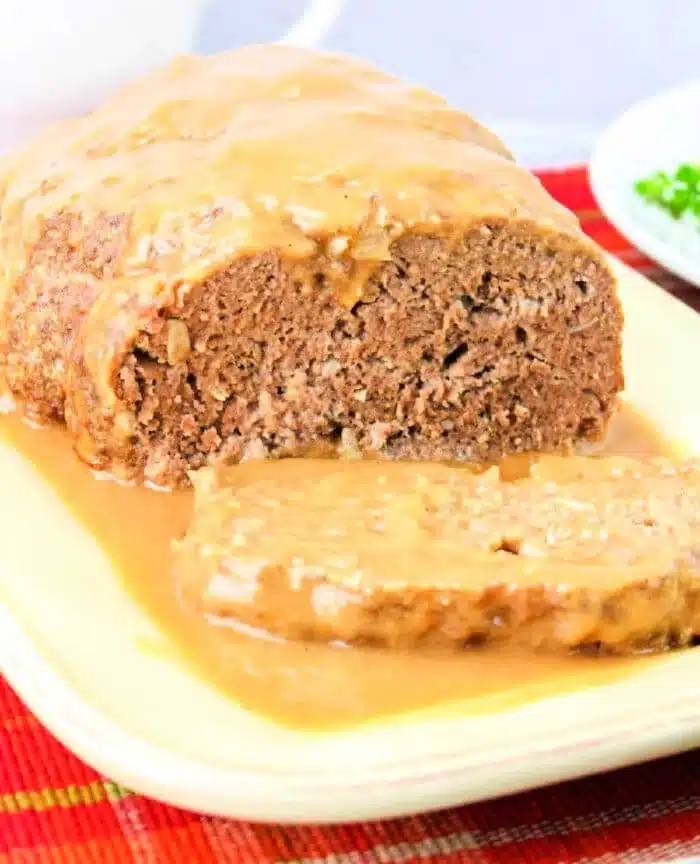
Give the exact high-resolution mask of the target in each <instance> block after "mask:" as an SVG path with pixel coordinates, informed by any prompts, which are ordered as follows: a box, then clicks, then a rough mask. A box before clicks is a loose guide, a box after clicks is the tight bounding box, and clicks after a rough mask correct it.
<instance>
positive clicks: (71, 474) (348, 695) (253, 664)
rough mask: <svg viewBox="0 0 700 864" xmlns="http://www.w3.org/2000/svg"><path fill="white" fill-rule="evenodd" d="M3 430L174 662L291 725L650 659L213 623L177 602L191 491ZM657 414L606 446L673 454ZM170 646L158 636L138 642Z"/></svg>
mask: <svg viewBox="0 0 700 864" xmlns="http://www.w3.org/2000/svg"><path fill="white" fill-rule="evenodd" d="M0 438H1V439H2V440H4V442H6V443H8V444H10V445H11V446H12V447H14V448H15V449H16V450H18V451H19V452H20V453H21V454H23V455H24V456H25V457H26V458H27V459H28V460H30V461H31V462H32V464H34V466H35V467H36V468H37V469H38V470H39V471H40V473H41V474H42V475H43V476H44V477H45V479H46V481H47V483H49V484H50V485H51V487H52V488H53V489H54V490H55V491H56V492H57V493H58V495H59V496H60V497H61V499H62V500H63V501H64V502H65V504H66V505H67V506H68V507H69V508H70V510H71V511H72V512H73V513H74V515H75V516H76V517H77V518H78V519H79V520H80V521H81V522H82V523H83V524H84V525H86V526H87V528H88V529H89V530H90V532H91V533H92V535H93V536H94V537H95V538H96V540H97V541H98V542H99V544H100V545H101V546H102V548H103V549H104V550H105V551H106V552H107V553H108V554H109V556H110V558H111V559H112V560H113V561H114V563H115V564H116V566H117V569H118V571H119V572H120V573H121V575H122V578H123V580H124V585H125V587H126V589H127V590H128V591H129V592H130V593H131V594H132V595H133V596H134V597H135V598H136V599H137V600H138V602H140V603H141V604H142V605H143V606H144V607H145V608H146V609H147V610H148V612H149V613H150V614H151V615H152V616H153V618H154V619H155V620H156V621H157V623H158V624H159V626H160V628H161V629H162V631H163V632H164V634H165V635H166V637H167V644H168V646H169V648H168V654H169V655H172V659H173V661H175V662H177V661H183V660H184V661H185V662H187V663H189V664H193V665H194V666H195V667H196V669H197V670H198V672H199V673H200V674H201V675H202V676H203V677H205V678H206V679H207V680H209V681H211V682H212V684H214V685H215V686H217V687H218V688H220V689H221V690H223V691H224V692H226V693H227V694H229V695H230V696H231V698H233V699H235V700H237V701H238V702H240V703H241V704H242V705H244V706H245V707H247V708H249V709H251V710H253V711H255V712H258V713H260V714H263V715H265V716H267V717H268V718H270V719H272V720H275V721H277V722H280V723H283V724H285V725H288V726H292V727H295V728H316V729H326V728H331V727H335V726H343V725H350V724H356V723H359V722H366V721H370V720H373V719H376V718H378V717H380V716H382V715H386V714H397V713H403V712H406V711H409V710H418V709H423V710H425V709H427V710H430V709H436V708H439V710H440V711H442V712H445V711H455V712H456V711H459V712H462V713H464V712H479V711H485V710H493V709H494V708H497V707H501V706H512V705H517V704H522V703H524V702H528V701H531V700H534V699H537V698H540V697H543V696H547V695H555V694H563V693H566V692H571V691H574V690H578V689H582V688H585V687H589V686H591V685H594V684H602V683H605V682H609V681H614V680H616V679H617V678H618V677H619V676H622V675H624V674H629V673H630V672H632V671H635V670H637V669H640V668H641V667H642V666H644V665H645V664H649V663H653V662H655V660H654V658H643V657H635V658H629V659H614V658H591V657H582V656H568V657H567V656H562V657H559V656H556V657H555V656H534V655H531V654H526V653H516V652H510V651H504V650H502V649H498V650H494V649H488V650H482V651H479V650H477V649H474V650H471V651H470V652H468V653H461V654H448V653H432V654H428V653H425V654H420V653H411V654H410V655H408V654H404V653H401V652H382V651H376V650H368V649H347V648H340V647H337V648H336V647H326V646H320V645H305V644H293V643H287V642H278V641H271V640H268V639H264V638H259V637H256V636H253V635H249V634H246V633H244V632H238V631H236V630H233V629H230V628H226V629H224V628H215V627H212V626H210V625H208V624H206V623H205V622H204V621H203V620H201V619H195V618H194V617H191V616H188V615H186V614H185V613H183V611H182V610H181V609H180V607H179V605H178V603H177V600H176V598H175V596H174V592H173V590H172V585H171V580H170V575H169V570H170V543H171V541H172V539H173V538H175V537H178V536H181V535H182V534H183V533H184V530H185V527H186V525H187V521H188V519H189V515H190V508H191V493H190V492H189V491H184V492H177V493H164V492H159V491H155V490H152V489H149V488H145V487H128V486H122V485H118V484H117V483H115V482H104V481H98V480H96V479H95V476H94V475H93V474H92V472H91V471H90V470H89V469H88V468H86V467H85V466H84V465H83V464H81V463H80V462H79V460H78V459H76V458H75V457H74V455H73V453H72V451H71V449H70V445H69V441H68V437H67V435H66V433H65V431H64V430H63V429H61V428H58V427H52V428H42V429H34V428H30V427H29V426H27V425H26V424H25V423H24V422H22V420H21V419H19V418H18V417H17V416H13V415H2V416H0ZM670 449H671V448H670V446H668V445H666V444H665V443H664V442H663V441H661V440H660V438H659V436H658V434H657V433H656V432H655V430H654V429H653V428H652V427H651V426H650V424H649V423H648V422H647V421H646V420H645V419H644V418H643V417H641V416H639V415H638V414H636V413H635V412H634V411H633V410H632V409H631V408H629V407H628V406H625V407H624V408H623V410H621V412H620V413H619V415H618V417H617V418H616V419H615V421H614V423H613V426H612V429H611V432H610V435H609V439H608V441H607V442H606V444H605V446H604V452H605V453H609V454H610V453H615V454H626V455H635V456H640V455H648V456H651V455H660V454H662V453H664V454H668V453H669V451H670ZM141 647H142V648H143V650H144V651H149V650H157V651H158V652H163V651H164V649H163V647H162V645H160V643H159V645H158V646H149V645H144V646H141Z"/></svg>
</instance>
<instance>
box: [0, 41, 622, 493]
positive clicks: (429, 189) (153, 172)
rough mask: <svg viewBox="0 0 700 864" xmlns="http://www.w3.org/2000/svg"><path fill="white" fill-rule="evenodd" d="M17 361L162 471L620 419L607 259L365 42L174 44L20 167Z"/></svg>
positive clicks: (97, 449)
mask: <svg viewBox="0 0 700 864" xmlns="http://www.w3.org/2000/svg"><path fill="white" fill-rule="evenodd" d="M0 196H1V197H0V201H1V210H0V250H1V252H2V256H3V263H4V267H3V270H2V275H1V276H0V279H1V280H2V283H1V290H0V316H1V319H0V378H1V379H2V382H3V386H4V387H5V389H6V390H8V391H9V392H10V393H11V394H13V395H14V396H15V397H16V400H17V402H18V403H19V404H20V405H21V406H23V407H24V409H25V410H26V411H28V412H29V413H31V414H32V415H34V416H35V417H36V418H38V419H40V420H41V419H47V418H55V419H63V418H64V419H65V421H66V423H67V425H68V428H69V430H70V432H71V434H72V437H73V439H74V442H75V447H76V449H77V452H78V453H79V455H80V456H81V457H82V458H83V459H84V460H86V461H87V462H88V463H89V464H90V465H92V466H94V467H95V468H98V469H103V470H107V471H110V472H112V473H114V474H116V475H118V476H120V477H124V478H133V479H136V480H144V479H145V480H148V481H151V482H153V483H156V484H160V485H165V486H175V485H178V484H180V483H182V482H184V481H185V479H186V472H187V470H189V469H194V468H199V467H201V466H203V465H204V464H206V463H207V462H208V461H210V459H211V457H213V456H215V455H217V454H223V455H225V456H226V457H227V458H229V459H232V460H234V461H235V460H240V459H244V458H246V457H249V456H253V455H255V456H260V455H269V456H277V455H298V454H300V453H308V452H309V450H310V449H311V450H313V449H314V448H321V449H324V448H325V449H333V448H337V446H338V445H339V444H342V446H343V447H345V448H346V449H351V450H353V451H358V452H362V453H373V454H378V455H385V456H389V457H404V458H410V459H423V460H435V459H444V458H454V459H464V460H478V461H483V460H490V459H494V458H497V457H499V456H500V455H502V454H503V453H510V452H519V451H528V450H559V449H566V448H568V447H570V446H571V445H573V444H575V443H576V442H577V441H578V440H580V439H589V438H597V437H599V436H600V435H601V434H602V432H603V430H604V428H605V425H606V422H607V420H608V418H609V416H610V413H611V410H612V408H613V405H614V401H615V394H616V393H617V392H618V390H620V388H621V386H622V373H621V369H620V331H621V326H622V321H621V313H620V307H619V304H618V301H617V299H616V294H615V284H614V278H613V275H612V273H611V271H610V269H609V268H608V265H607V263H606V261H605V260H604V258H603V256H602V255H601V253H600V252H599V250H598V249H597V248H596V247H595V246H594V245H593V244H592V243H591V242H589V241H588V240H587V239H586V238H585V237H584V236H583V235H582V233H581V231H580V230H579V227H578V224H577V222H576V220H575V218H574V217H573V216H572V215H571V214H570V213H569V212H568V211H566V210H564V209H563V208H562V207H560V206H559V205H557V204H556V203H555V202H554V201H553V200H552V199H551V198H550V197H549V195H548V194H547V193H546V192H545V191H544V189H543V188H542V186H541V185H540V183H539V182H538V181H537V180H536V179H535V178H534V177H533V176H531V175H530V174H529V173H528V172H527V171H525V170H523V169H522V168H520V167H518V166H517V165H516V164H515V163H514V161H513V160H512V158H511V156H510V154H509V153H508V151H507V150H506V149H505V147H504V146H503V145H502V144H501V143H500V141H498V139H497V138H496V137H495V136H493V135H492V134H491V133H489V132H488V131H487V130H485V129H484V128H483V127H482V126H480V125H479V124H478V123H476V122H475V121H473V120H472V119H471V118H470V117H468V116H467V115H465V114H463V113H461V112H459V111H455V110H453V109H451V108H450V107H449V106H448V105H447V104H446V103H445V102H444V101H443V100H442V99H441V98H439V97H438V96H436V95H434V94H432V93H429V92H427V91H425V90H420V89H417V88H414V87H409V86H406V85H404V84H402V83H400V82H399V81H397V80H396V79H394V78H392V77H390V76H388V75H384V74H382V73H380V72H378V71H376V70H375V69H373V68H372V67H371V66H369V65H368V64H366V63H364V62H361V61H359V60H353V59H350V58H347V57H342V56H335V55H331V54H319V53H314V52H310V51H305V50H301V49H296V48H291V47H285V46H280V45H278V46H268V47H264V46H262V47H260V46H258V47H250V48H245V49H242V50H239V51H235V52H232V53H228V54H222V55H219V56H213V57H206V58H197V57H185V58H180V59H178V60H176V61H175V62H174V63H173V64H172V65H171V66H169V67H168V68H167V69H165V70H163V71H160V72H157V73H155V74H153V75H152V76H151V77H149V78H147V79H145V80H142V81H139V82H137V83H135V84H131V85H129V86H127V87H125V88H124V89H122V90H120V91H119V92H118V93H117V94H116V95H115V96H114V97H112V98H111V99H110V100H109V101H108V102H107V103H106V104H105V105H104V106H103V107H101V108H99V109H98V110H96V111H94V112H93V113H92V114H90V115H89V116H86V117H83V118H80V119H76V120H71V121H68V122H65V123H62V124H59V125H57V126H53V127H51V128H49V129H47V130H46V131H45V132H44V133H43V134H42V135H41V136H40V137H39V138H38V139H37V140H35V141H33V142H32V143H30V144H29V145H28V146H27V147H26V148H25V149H24V151H22V152H20V153H19V154H17V155H16V156H14V157H13V158H11V159H9V160H8V162H7V163H6V164H5V165H4V167H3V174H2V181H1V183H0Z"/></svg>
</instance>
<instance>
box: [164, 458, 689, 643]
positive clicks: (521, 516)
mask: <svg viewBox="0 0 700 864" xmlns="http://www.w3.org/2000/svg"><path fill="white" fill-rule="evenodd" d="M195 491H196V500H195V509H194V515H193V518H192V522H191V525H190V527H189V530H188V533H187V535H186V537H185V538H184V540H183V541H181V542H180V543H178V544H177V546H176V550H175V571H176V577H177V581H178V585H179V586H180V589H181V591H182V596H183V597H184V601H185V603H186V604H187V605H188V606H189V607H191V608H194V609H196V610H198V611H199V612H200V613H202V614H205V615H207V616H210V617H212V618H214V619H219V620H221V619H224V620H228V621H238V622H243V623H244V624H246V625H252V626H255V627H258V628H262V629H264V630H266V631H269V632H271V633H275V634H279V635H281V636H285V637H289V638H293V639H309V640H323V641H333V640H340V641H342V642H347V643H361V644H362V643H364V644H373V645H381V646H386V647H417V646H424V645H443V646H445V645H448V646H456V647H462V646H464V645H468V644H473V643H481V642H512V643H518V644H524V645H526V646H532V647H535V648H542V649H553V650H554V649H574V648H595V649H603V650H607V651H611V652H620V653H623V652H631V651H638V650H646V649H662V648H666V647H669V646H674V645H684V644H687V643H688V642H689V640H690V639H691V637H692V635H693V634H694V633H696V632H698V628H699V627H700V579H699V578H698V576H699V575H700V557H699V554H700V462H695V463H685V464H679V465H674V464H672V463H671V462H669V461H664V460H659V461H652V462H649V463H643V462H637V461H634V460H627V459H620V458H612V457H609V458H601V459H595V458H586V457H568V458H563V459H558V458H557V457H544V458H543V460H542V461H541V462H539V463H537V464H536V465H535V466H534V468H533V469H532V472H531V475H530V476H529V477H526V478H523V479H520V480H516V481H514V482H506V481H504V480H502V479H500V477H499V469H498V468H493V469H489V470H488V471H487V472H486V473H482V474H476V473H473V472H471V471H468V470H465V469H464V468H461V469H460V468H451V467H449V466H446V465H435V464H430V465H426V464H410V463H406V462H393V463H376V462H375V463H371V462H369V461H362V462H357V463H352V462H343V461H330V460H327V461H325V462H324V461H323V460H316V461H314V460H282V461H280V462H277V463H271V462H263V463H258V464H254V463H250V464H246V465H238V466H235V467H232V468H228V469H222V470H221V471H220V472H219V473H217V472H216V471H215V470H213V469H204V470H203V471H201V472H198V473H197V475H196V477H195Z"/></svg>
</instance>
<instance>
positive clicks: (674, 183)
mask: <svg viewBox="0 0 700 864" xmlns="http://www.w3.org/2000/svg"><path fill="white" fill-rule="evenodd" d="M634 189H635V191H636V192H637V194H638V195H640V196H641V197H642V198H644V200H645V201H646V202H647V203H648V204H653V205H654V206H655V207H660V208H661V209H662V210H665V211H666V212H667V213H669V214H670V215H671V216H672V217H673V218H674V219H680V218H682V217H683V216H685V215H686V214H687V215H689V216H694V217H696V218H697V219H698V220H700V163H689V162H684V163H683V164H682V165H679V166H678V168H677V169H676V170H675V172H674V173H673V174H668V173H667V172H666V171H656V172H654V173H653V174H650V175H649V176H648V177H644V178H643V179H641V180H637V182H636V183H635V184H634Z"/></svg>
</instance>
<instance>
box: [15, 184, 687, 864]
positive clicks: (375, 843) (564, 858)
mask: <svg viewBox="0 0 700 864" xmlns="http://www.w3.org/2000/svg"><path fill="white" fill-rule="evenodd" d="M542 179H543V181H544V182H545V184H546V185H547V187H548V188H549V189H550V190H551V192H552V194H553V195H554V196H555V197H556V198H558V199H560V200H561V201H562V202H563V203H565V204H566V205H567V206H569V207H570V208H571V209H572V210H574V211H576V212H577V213H578V215H579V217H580V219H581V221H582V223H583V226H584V228H585V229H586V231H588V233H589V234H590V235H591V236H592V237H594V238H595V239H596V240H597V241H598V242H599V243H601V245H602V246H604V247H605V248H606V249H609V250H610V251H612V252H613V253H615V254H616V255H618V256H619V257H620V258H622V259H623V260H624V261H625V262H626V263H628V264H629V265H631V266H633V267H636V268H638V269H639V270H641V271H642V272H644V273H646V274H647V275H648V276H650V278H652V279H656V280H657V281H659V282H660V283H662V284H663V285H664V286H665V287H666V288H668V289H669V290H671V291H673V292H674V293H676V294H678V295H679V296H681V297H682V298H683V299H684V300H686V301H687V302H689V303H691V304H693V305H695V306H696V308H698V309H700V292H695V291H694V289H691V288H690V287H688V286H684V285H682V284H680V283H679V282H678V281H677V280H674V279H672V278H671V277H669V276H668V274H665V273H663V272H662V271H660V270H659V268H657V267H656V266H654V265H653V264H652V263H651V262H650V261H649V260H648V259H646V258H645V257H644V256H643V255H641V254H640V253H639V252H638V251H637V250H635V249H632V248H630V246H629V244H628V243H627V242H626V241H625V240H624V239H623V238H622V237H620V235H619V234H618V233H617V232H616V231H614V230H613V229H612V228H611V226H610V225H609V224H608V223H607V222H606V221H605V220H604V219H603V217H602V216H601V214H600V211H599V210H598V209H597V207H596V204H595V202H594V200H593V198H592V196H591V193H590V190H589V187H588V182H587V177H586V173H585V171H584V170H583V169H572V170H569V171H565V172H557V173H547V174H543V175H542ZM688 696H689V698H693V694H688ZM694 853H700V751H697V752H694V753H689V754H686V755H683V756H679V757H676V758H672V759H666V760H663V761H660V762H655V763H650V764H647V765H642V766H639V767H635V768H630V769H626V770H624V771H618V772H615V773H612V774H608V775H604V776H599V777H594V778H590V779H585V780H579V781H576V782H572V783H567V784H562V785H558V786H553V787H550V788H548V789H542V790H539V791H536V792H531V793H527V794H521V795H517V796H513V797H510V798H503V799H500V800H498V801H491V802H486V803H484V804H475V805H471V806H468V807H460V808H457V809H454V810H446V811H443V812H441V813H436V814H432V815H427V816H415V817H412V818H406V819H397V820H393V821H390V822H379V823H372V824H366V825H359V826H350V827H341V826H338V827H327V828H289V827H277V826H263V825H253V824H249V823H244V822H232V821H227V820H223V819H214V818H207V817H202V816H197V815H195V814H191V813H187V812H184V811H182V810H177V809H175V808H173V807H166V806H164V805H162V804H157V803H155V802H153V801H150V800H148V799H146V798H142V797H140V796H139V795H135V794H132V793H131V792H129V791H127V790H126V789H123V788H121V787H120V786H118V785H116V784H115V783H113V782H111V781H110V780H109V779H107V778H105V777H102V776H100V775H99V774H97V773H96V772H95V771H93V770H92V769H91V768H88V767H87V766H86V765H84V764H83V763H82V762H80V761H79V760H78V759H76V758H75V757H74V756H72V755H71V754H70V753H68V752H67V751H66V750H65V749H64V747H63V746H62V745H61V744H59V743H58V742H57V741H56V740H55V739H54V738H53V737H52V736H51V735H50V734H49V733H48V732H47V731H46V730H45V729H44V728H43V727H42V726H41V724H40V723H39V722H38V721H37V720H36V718H35V717H34V716H33V715H32V714H31V713H30V712H29V711H28V710H27V708H25V706H24V705H23V704H22V703H21V702H20V700H19V699H18V698H17V697H16V696H15V694H14V693H13V691H12V690H11V689H10V687H9V686H8V685H7V684H6V683H4V682H2V681H1V680H0V864H10V862H12V864H33V862H60V864H83V862H84V864H88V862H90V864H111V862H118V864H128V862H134V864H161V862H164V864H170V862H184V864H203V862H214V864H224V862H225V864H234V862H235V864H238V862H241V864H399V862H413V861H416V862H441V864H448V862H456V861H470V862H471V861H473V862H479V864H497V862H498V864H520V862H538V864H573V862H577V864H584V862H585V864H593V862H595V864H652V862H657V861H661V860H664V861H668V860H671V859H674V858H681V857H687V856H690V855H692V854H694Z"/></svg>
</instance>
